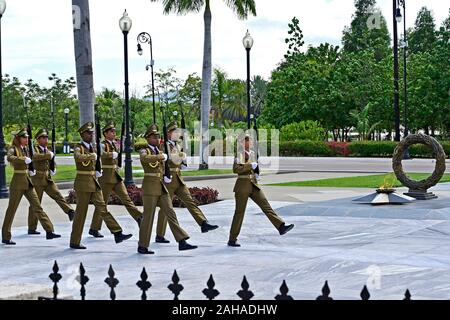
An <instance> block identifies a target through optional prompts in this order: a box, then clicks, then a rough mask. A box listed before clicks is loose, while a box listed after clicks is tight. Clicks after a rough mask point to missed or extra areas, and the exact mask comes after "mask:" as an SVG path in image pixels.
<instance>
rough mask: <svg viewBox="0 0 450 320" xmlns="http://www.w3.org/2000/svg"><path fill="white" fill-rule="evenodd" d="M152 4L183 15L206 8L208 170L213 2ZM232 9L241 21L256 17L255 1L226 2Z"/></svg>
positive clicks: (203, 103) (204, 79)
mask: <svg viewBox="0 0 450 320" xmlns="http://www.w3.org/2000/svg"><path fill="white" fill-rule="evenodd" d="M151 1H152V2H156V1H161V2H162V3H163V6H164V13H165V14H169V13H171V12H174V13H177V14H180V15H183V14H187V13H190V12H199V11H200V10H201V9H202V8H205V11H204V14H203V20H204V26H205V27H204V43H203V69H202V98H201V107H200V109H201V118H200V121H201V131H202V132H201V134H202V143H201V146H202V147H201V153H200V154H201V163H200V169H207V168H208V155H207V154H205V152H203V151H204V150H206V149H207V146H208V143H209V137H208V134H207V131H208V125H209V114H210V111H211V76H212V62H211V47H212V45H211V20H212V15H211V6H210V2H211V0H151ZM225 3H226V4H227V6H228V7H230V9H232V10H233V11H234V12H235V13H236V15H237V16H238V18H239V19H247V17H248V14H249V13H251V14H252V15H254V16H256V5H255V0H225Z"/></svg>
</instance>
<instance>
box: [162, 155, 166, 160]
mask: <svg viewBox="0 0 450 320" xmlns="http://www.w3.org/2000/svg"><path fill="white" fill-rule="evenodd" d="M162 155H163V156H164V160H163V161H167V154H165V153H163V154H162Z"/></svg>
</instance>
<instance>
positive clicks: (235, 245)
mask: <svg viewBox="0 0 450 320" xmlns="http://www.w3.org/2000/svg"><path fill="white" fill-rule="evenodd" d="M228 246H229V247H235V248H239V247H240V246H241V245H240V244H239V243H237V240H230V241H228Z"/></svg>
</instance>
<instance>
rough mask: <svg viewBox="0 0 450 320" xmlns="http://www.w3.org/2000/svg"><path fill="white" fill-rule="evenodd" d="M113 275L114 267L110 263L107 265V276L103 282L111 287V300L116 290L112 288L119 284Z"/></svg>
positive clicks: (113, 298) (114, 297)
mask: <svg viewBox="0 0 450 320" xmlns="http://www.w3.org/2000/svg"><path fill="white" fill-rule="evenodd" d="M114 276H115V272H114V269H113V267H112V265H109V270H108V278H106V279H105V282H106V284H107V285H108V286H109V287H110V288H111V292H110V293H109V296H110V298H111V300H116V292H115V290H114V289H115V287H117V285H118V284H119V280H118V279H117V278H115V277H114Z"/></svg>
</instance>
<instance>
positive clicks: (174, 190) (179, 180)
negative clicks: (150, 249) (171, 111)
mask: <svg viewBox="0 0 450 320" xmlns="http://www.w3.org/2000/svg"><path fill="white" fill-rule="evenodd" d="M169 145H170V161H169V166H170V171H171V173H172V182H171V183H165V186H166V188H167V190H168V191H169V195H170V198H171V199H172V198H173V196H174V195H176V196H177V197H178V198H179V199H180V200H181V201H183V203H184V204H185V206H186V208H187V209H188V211H189V213H190V214H191V215H192V217H193V218H194V219H195V221H196V222H197V224H198V225H199V226H201V225H202V224H203V223H204V222H205V221H206V220H207V219H206V217H205V215H204V214H203V212H202V211H201V210H200V208H199V207H198V206H197V204H196V203H195V201H194V199H192V196H191V193H190V192H189V188H188V187H187V186H186V183H185V182H184V180H183V177H182V176H181V170H180V168H181V166H182V161H183V160H185V158H186V154H185V153H183V152H181V150H180V149H179V147H178V145H176V144H175V143H174V142H171V143H170V144H169ZM166 228H167V217H166V214H165V213H164V212H162V210H160V211H159V213H158V224H157V228H156V235H157V236H160V237H164V235H165V234H166Z"/></svg>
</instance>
